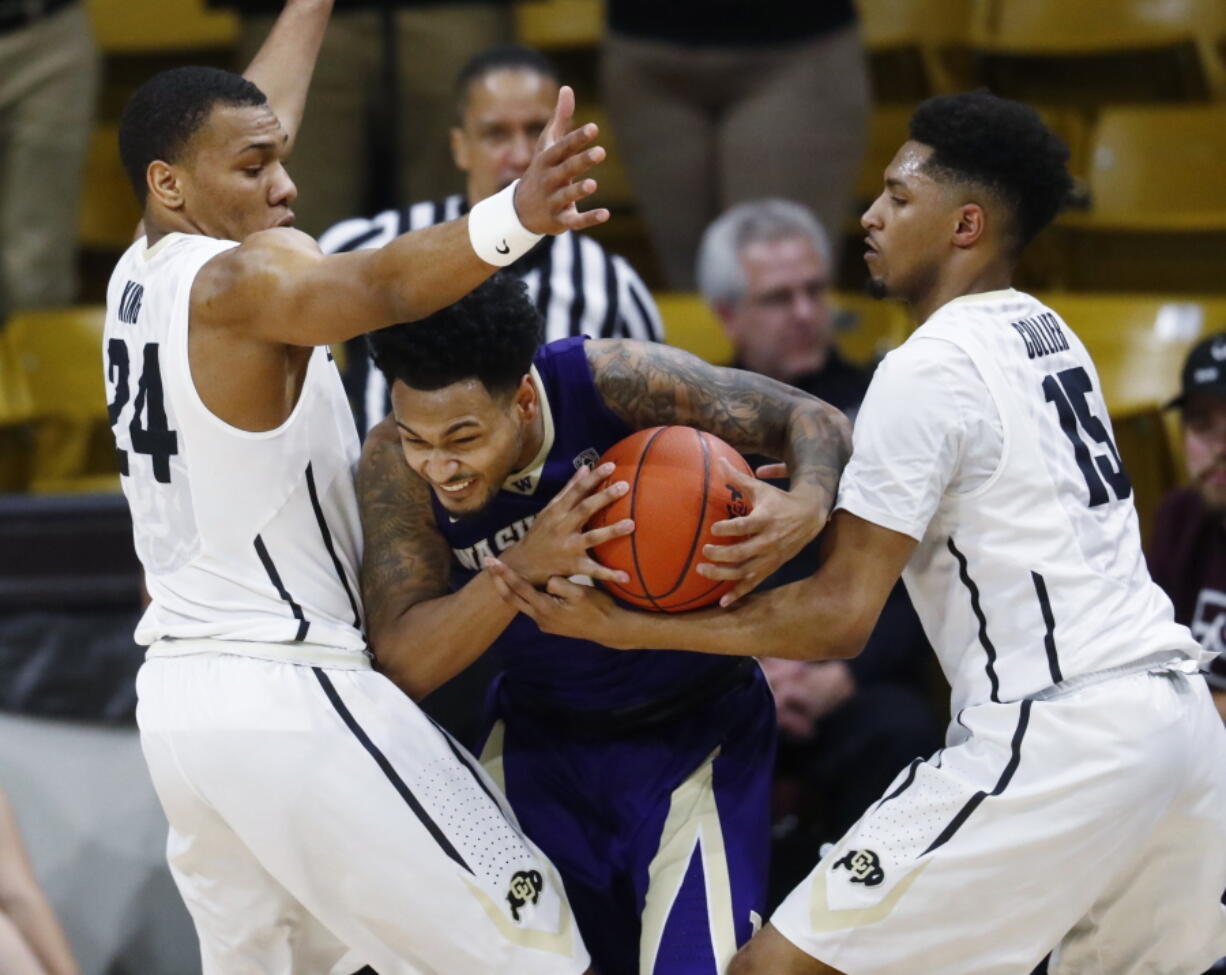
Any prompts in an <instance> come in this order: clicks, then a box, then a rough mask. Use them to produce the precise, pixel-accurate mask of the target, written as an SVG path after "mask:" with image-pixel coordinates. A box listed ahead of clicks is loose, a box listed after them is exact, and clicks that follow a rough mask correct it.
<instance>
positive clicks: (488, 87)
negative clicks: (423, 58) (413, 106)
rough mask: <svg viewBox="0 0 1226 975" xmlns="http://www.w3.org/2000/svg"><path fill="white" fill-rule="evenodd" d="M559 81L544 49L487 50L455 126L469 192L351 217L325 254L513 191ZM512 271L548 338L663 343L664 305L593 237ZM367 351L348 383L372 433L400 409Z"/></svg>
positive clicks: (332, 232)
mask: <svg viewBox="0 0 1226 975" xmlns="http://www.w3.org/2000/svg"><path fill="white" fill-rule="evenodd" d="M558 85H559V79H558V75H557V70H556V69H555V68H554V66H553V65H552V64H551V63H550V62H549V60H548V59H547V58H546V57H545V56H544V55H542V54H540V53H539V52H537V51H533V50H531V49H529V48H526V47H521V46H519V45H505V46H500V47H496V48H491V49H490V50H488V51H485V52H483V53H482V54H478V55H477V56H476V57H475V58H473V59H472V60H471V61H469V63H468V64H467V65H465V67H464V68H463V70H461V72H460V74H459V77H458V78H457V79H456V93H457V98H458V100H459V110H460V127H458V128H454V129H452V130H451V151H452V155H453V157H454V158H455V162H456V165H457V166H458V167H459V168H460V169H461V170H462V171H463V172H464V174H465V176H466V178H467V193H466V195H464V196H461V195H459V194H456V195H454V196H449V197H447V199H445V200H443V201H441V202H437V203H431V202H426V203H417V204H414V205H412V206H409V207H407V208H404V209H399V210H385V211H384V212H382V213H380V214H378V215H377V216H374V217H371V218H370V219H366V218H362V217H355V218H352V219H350V220H343V221H341V222H340V223H338V224H336V225H335V226H334V227H331V228H330V229H329V230H327V231H326V232H325V233H324V234H323V235H322V236H321V237H320V238H319V244H320V247H321V248H322V249H323V251H324V253H326V254H333V253H339V252H341V251H350V250H356V249H358V248H362V247H381V246H382V245H383V244H385V243H387V242H388V241H389V240H391V239H392V238H393V237H395V236H396V235H398V234H402V233H405V232H407V231H409V230H416V229H418V228H419V227H428V226H430V225H431V224H436V223H442V222H443V221H446V220H454V219H456V218H457V217H460V216H462V215H463V214H465V213H467V212H468V207H469V204H470V203H471V202H473V201H478V200H483V199H485V198H486V197H488V196H493V195H494V194H495V193H497V192H498V191H499V190H501V189H503V188H504V187H506V186H508V185H510V184H511V182H513V181H514V180H516V179H518V178H519V177H520V176H522V175H523V173H524V170H525V169H527V167H528V162H529V161H530V160H531V158H532V153H533V149H534V147H535V146H536V141H537V138H538V137H539V136H540V134H541V130H542V129H544V127H545V125H546V123H548V121H549V117H550V114H551V113H552V111H553V105H554V102H555V100H556V99H557V94H558ZM511 270H512V271H514V272H515V273H517V274H518V275H519V276H520V277H521V278H522V279H523V280H524V282H525V283H526V284H527V286H528V293H529V295H530V296H531V297H532V299H533V300H534V301H535V302H536V306H537V308H539V309H540V312H541V315H542V317H543V318H544V319H545V336H544V341H546V342H551V341H553V340H555V339H560V338H566V337H567V336H570V335H590V336H592V337H593V338H632V339H648V340H651V341H657V342H658V341H661V340H662V339H663V329H662V327H661V325H660V316H659V313H658V312H657V311H656V307H655V303H654V302H653V301H652V299H651V295H650V293H649V292H648V291H647V288H646V287H645V286H644V284H643V282H642V281H641V280H640V279H639V276H638V275H637V274H636V273H635V272H634V269H633V268H631V267H630V265H629V264H628V263H626V261H625V260H624V259H622V258H620V257H618V256H616V255H613V254H608V253H606V252H605V250H604V248H602V247H601V246H600V244H598V243H596V241H594V240H592V239H591V238H590V237H587V236H584V235H583V234H577V233H571V232H567V233H564V234H560V235H558V236H556V237H545V238H543V239H542V240H541V242H540V243H539V244H538V245H537V246H536V247H535V248H534V249H533V250H532V251H531V252H530V253H528V254H526V255H525V256H524V257H522V258H521V259H520V260H519V261H517V262H516V263H515V264H513V265H512V266H511ZM361 349H362V353H361V354H356V355H351V356H350V364H349V366H348V369H347V373H348V375H347V376H346V385H347V386H348V387H349V390H350V395H351V396H352V398H353V400H354V409H355V413H356V415H357V421H358V429H359V430H361V431H362V433H363V434H365V433H366V431H367V430H369V429H370V428H371V427H373V426H374V425H375V424H376V423H378V422H379V421H380V420H381V419H383V417H385V416H386V415H387V414H388V413H390V412H391V401H390V398H389V394H388V389H387V383H386V380H385V379H384V378H383V375H382V374H381V373H380V372H379V370H377V369H372V368H371V366H370V360H369V358H368V357H367V356H366V355H365V347H364V346H361Z"/></svg>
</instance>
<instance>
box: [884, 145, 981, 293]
mask: <svg viewBox="0 0 1226 975" xmlns="http://www.w3.org/2000/svg"><path fill="white" fill-rule="evenodd" d="M931 155H932V148H931V147H930V146H926V145H923V144H922V143H919V142H906V143H904V144H903V146H902V148H901V149H899V150H898V152H897V153H896V154H895V156H894V158H893V160H892V161H891V162H890V165H889V166H888V167H887V168H886V171H885V187H884V189H883V190H882V192H881V195H880V196H879V197H877V199H876V200H874V201H873V205H872V206H870V207H869V208H868V210H866V211H865V213H864V216H862V217H861V218H860V224H861V226H863V227H864V229H865V230H866V231H868V237H867V239H866V244H867V245H868V250H867V252H866V253H865V255H864V260H865V263H866V264H867V265H868V273H869V277H870V279H871V282H872V290H873V292H874V293H875V294H876V295H877V296H878V297H882V298H884V297H891V298H902V299H903V300H904V301H912V302H914V301H916V300H917V299H918V298H920V297H921V296H923V295H925V294H926V293H928V291H929V290H930V289H931V288H932V287H933V286H934V285H935V283H936V281H937V279H938V276H939V272H940V266H941V263H942V261H943V260H944V259H945V257H946V255H947V254H948V252H949V248H950V241H951V238H952V236H953V234H954V232H955V230H956V228H957V226H958V220H959V216H960V211H961V203H962V201H961V200H959V199H957V198H956V197H955V196H954V195H953V194H951V193H950V192H949V190H948V188H947V187H946V186H945V185H943V184H941V183H940V182H938V181H937V180H935V179H934V178H933V177H932V176H930V175H929V174H928V173H926V172H924V164H925V163H926V162H927V161H928V159H929V157H930V156H931Z"/></svg>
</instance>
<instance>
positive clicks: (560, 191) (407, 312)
mask: <svg viewBox="0 0 1226 975" xmlns="http://www.w3.org/2000/svg"><path fill="white" fill-rule="evenodd" d="M573 111H574V93H573V92H572V91H571V89H569V88H567V87H565V86H563V88H562V89H561V91H560V92H559V94H558V103H557V106H556V108H555V110H554V115H553V118H552V119H551V121H550V124H549V126H548V127H547V128H546V130H545V131H544V132H543V133H542V135H541V140H540V143H539V144H538V149H537V153H536V155H535V156H534V157H533V159H532V162H531V163H530V164H529V166H528V169H527V171H526V172H525V173H524V175H523V177H522V178H521V179H520V180H519V181H518V182H517V183H516V184H515V186H514V189H513V190H511V189H508V190H507V191H505V192H506V193H508V194H513V198H514V202H513V207H511V208H509V209H505V210H504V211H500V212H501V213H502V217H503V218H505V219H503V220H502V221H501V222H500V221H499V220H498V219H495V220H494V221H493V223H490V224H488V225H486V226H485V229H484V231H483V232H482V233H483V234H484V236H482V235H481V234H476V235H474V236H477V237H481V239H483V240H484V239H486V237H489V236H490V232H491V231H497V229H498V227H500V226H504V225H505V229H504V230H502V231H501V233H503V234H506V235H507V237H513V236H514V234H515V233H516V232H517V231H518V232H519V233H520V234H521V235H522V232H523V231H524V230H527V231H529V232H530V234H558V233H562V232H564V231H566V230H582V229H584V228H586V227H590V226H592V225H594V224H597V223H601V222H603V221H604V220H606V219H607V218H608V211H607V210H603V209H598V210H588V211H582V212H581V211H580V210H579V209H578V208H577V207H576V203H577V202H578V201H579V200H582V199H584V198H586V197H588V196H590V195H591V194H592V193H594V192H595V191H596V181H595V180H593V179H584V178H581V177H583V175H584V174H585V173H586V172H587V171H588V170H589V169H591V167H593V166H595V165H596V164H597V163H599V162H600V161H601V160H603V159H604V149H602V148H601V147H599V146H594V147H590V148H589V146H590V144H591V142H592V141H593V140H594V139H595V138H596V135H597V128H596V126H595V125H592V124H588V125H585V126H582V127H581V128H579V129H576V130H574V131H573V132H568V131H567V130H568V128H569V126H570V120H571V116H572V114H573ZM499 198H501V199H502V203H504V204H509V200H508V199H507V198H506V197H502V194H496V195H495V197H491V198H490V200H487V201H483V202H482V203H481V204H478V206H483V205H485V204H486V203H490V202H491V201H493V200H497V199H499ZM475 209H476V208H474V213H475ZM487 212H489V211H487ZM474 213H470V214H469V215H468V216H466V217H463V218H461V219H459V220H453V221H451V222H450V223H444V224H439V225H438V226H434V227H426V228H424V229H421V230H415V231H413V232H411V233H407V234H402V235H401V236H399V237H397V238H395V239H394V240H393V241H391V242H390V243H389V244H387V245H386V246H384V247H380V248H377V249H374V250H361V251H354V252H351V253H347V254H334V255H330V256H325V255H324V254H323V253H322V252H321V251H320V249H319V246H318V244H316V243H315V241H313V240H312V239H311V238H310V237H308V236H307V235H306V234H302V233H299V232H297V231H294V230H290V229H274V230H265V231H262V232H260V233H255V234H252V235H251V236H250V237H248V238H247V239H246V240H245V241H243V243H242V244H240V245H239V246H238V247H234V248H231V249H230V250H227V251H223V252H222V253H221V254H219V255H217V256H216V257H214V258H213V259H212V260H211V261H209V262H208V263H207V264H206V265H205V266H204V267H203V268H202V269H201V271H200V273H199V274H198V275H197V276H196V280H195V282H194V284H193V286H192V296H191V315H192V327H193V328H197V327H201V328H204V329H220V330H225V331H231V332H233V333H235V334H236V335H237V336H239V337H241V339H242V340H244V341H250V340H256V341H263V342H270V343H274V344H283V345H298V346H316V345H329V344H332V343H335V342H342V341H345V340H346V339H350V338H353V337H354V336H355V335H361V334H362V333H363V332H369V331H372V330H374V329H377V328H383V327H384V326H387V325H392V324H395V323H397V322H404V321H414V320H416V319H419V318H424V317H425V316H426V315H429V314H431V313H432V312H435V311H437V310H438V309H440V308H444V307H446V306H447V305H450V304H452V303H454V302H455V301H458V300H459V299H460V298H462V297H463V296H464V295H466V294H468V292H470V291H472V290H473V288H475V287H477V285H479V284H480V283H481V282H482V281H484V280H485V279H486V278H488V277H489V276H490V275H491V274H492V273H493V272H494V271H495V270H496V267H495V266H494V265H493V264H491V263H487V262H486V261H485V260H483V259H482V258H481V257H479V256H478V254H477V251H476V249H475V246H474V243H473V238H472V237H470V228H472V227H473V226H474V224H473V220H474ZM512 223H513V224H514V226H511V224H512ZM532 239H535V238H532ZM493 240H494V243H493V245H492V249H493V250H495V251H497V253H499V254H502V253H505V252H504V251H503V249H502V248H503V247H504V246H506V240H505V239H501V238H500V237H499V235H498V233H494V234H493Z"/></svg>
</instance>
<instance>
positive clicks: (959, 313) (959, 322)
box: [917, 288, 1044, 334]
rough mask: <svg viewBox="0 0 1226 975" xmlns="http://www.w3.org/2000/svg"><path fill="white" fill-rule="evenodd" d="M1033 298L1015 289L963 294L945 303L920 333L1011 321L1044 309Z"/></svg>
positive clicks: (922, 327) (923, 326) (925, 323)
mask: <svg viewBox="0 0 1226 975" xmlns="http://www.w3.org/2000/svg"><path fill="white" fill-rule="evenodd" d="M1043 307H1044V306H1043V304H1042V303H1041V302H1040V301H1039V300H1038V299H1037V298H1035V297H1034V296H1033V295H1030V294H1027V293H1026V292H1025V291H1018V290H1017V289H1015V288H1007V289H1003V290H1000V291H987V292H981V293H979V294H969V295H962V296H961V297H958V298H954V299H953V300H952V301H948V302H946V303H945V304H944V305H942V306H941V307H940V308H938V309H937V310H936V311H935V312H933V313H932V315H931V316H929V318H928V320H927V321H926V322H924V324H923V325H921V326H920V328H919V329H918V330H917V334H918V333H939V332H943V331H946V330H949V329H958V328H960V327H966V326H972V327H973V326H975V325H983V324H990V323H998V322H1006V323H1007V322H1009V321H1012V320H1015V319H1017V318H1019V317H1021V318H1024V317H1027V316H1029V315H1033V314H1034V313H1035V312H1036V311H1038V310H1041V309H1043Z"/></svg>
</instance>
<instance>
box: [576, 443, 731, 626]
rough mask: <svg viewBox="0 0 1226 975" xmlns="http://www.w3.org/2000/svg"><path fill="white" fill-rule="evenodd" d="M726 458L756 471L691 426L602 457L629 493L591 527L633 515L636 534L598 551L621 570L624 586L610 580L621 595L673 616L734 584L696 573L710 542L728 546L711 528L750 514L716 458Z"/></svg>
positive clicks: (715, 597)
mask: <svg viewBox="0 0 1226 975" xmlns="http://www.w3.org/2000/svg"><path fill="white" fill-rule="evenodd" d="M719 457H726V458H727V459H728V461H729V462H730V463H731V464H732V465H733V466H734V467H736V468H737V470H741V471H744V472H745V473H746V474H749V473H750V469H749V465H748V464H747V463H746V462H745V458H744V457H742V456H741V455H740V454H738V453H737V452H736V451H735V450H734V449H733V448H732V447H730V446H728V444H726V443H724V441H722V440H720V439H719V437H716V436H712V435H711V434H709V433H703V432H702V431H701V430H694V429H692V428H691V427H652V428H651V429H649V430H640V431H639V432H638V433H635V434H632V435H631V436H629V437H627V438H626V439H625V440H622V441H620V442H619V443H616V444H614V445H613V446H612V447H610V448H609V449H608V450H607V451H606V452H605V455H604V456H603V457H601V458H600V462H601V463H602V464H603V463H605V462H606V461H612V462H613V463H615V464H616V465H617V469H616V470H614V471H613V473H612V475H610V477H609V479H608V481H606V482H605V483H611V482H613V481H626V482H627V483H628V484H629V485H630V490H629V491H627V492H626V494H625V495H624V496H623V497H621V498H618V499H617V500H616V501H614V502H613V503H612V504H610V505H609V506H608V507H606V508H604V509H602V510H600V511H598V512H597V513H596V515H595V516H594V517H593V518H592V520H591V522H589V524H588V528H599V527H601V526H602V525H611V524H614V523H615V522H618V521H621V519H623V518H633V519H634V532H633V533H632V534H630V535H628V536H626V537H624V538H615V539H613V540H612V541H608V542H605V543H604V544H603V545H600V546H598V547H597V548H595V549H593V550H592V556H593V557H594V558H595V559H596V560H597V561H598V562H600V563H601V564H602V565H605V566H608V567H609V568H612V569H621V570H622V571H623V572H625V573H626V574H627V575H628V576H629V577H630V581H629V582H628V583H626V584H625V585H621V584H620V583H616V582H603V583H602V585H604V586H605V587H606V588H607V589H608V590H609V591H610V592H611V593H613V594H614V595H615V596H617V597H618V598H619V599H622V600H625V601H626V602H628V603H632V604H634V605H635V606H639V607H641V608H642V609H650V610H657V611H662V612H667V613H676V612H681V611H683V610H687V609H698V608H699V607H700V606H707V605H709V604H711V603H713V602H715V601H716V600H718V599H719V597H720V596H722V595H723V594H724V593H726V592H727V591H728V590H729V589H731V588H732V586H733V583H732V582H725V581H722V580H718V579H708V578H706V577H704V576H700V575H699V574H698V573H697V572H695V571H694V567H695V566H696V565H697V564H698V563H699V562H703V561H706V560H705V559H704V558H703V555H702V550H703V546H705V545H709V544H716V545H719V544H726V543H728V542H730V541H735V539H731V538H726V537H725V538H716V537H715V536H713V535H712V534H711V526H712V525H713V524H715V522H717V521H723V520H725V519H727V518H737V517H740V516H741V515H747V514H749V510H750V506H749V499H748V498H746V497H745V496H744V495H743V494H742V493H741V492H740V491H738V490H736V489H735V488H734V487H733V486H732V485H731V484H728V483H727V478H725V477H724V476H723V475H722V469H721V466H720V465H719V464H718V463H717V462H716V461H717V458H719Z"/></svg>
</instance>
